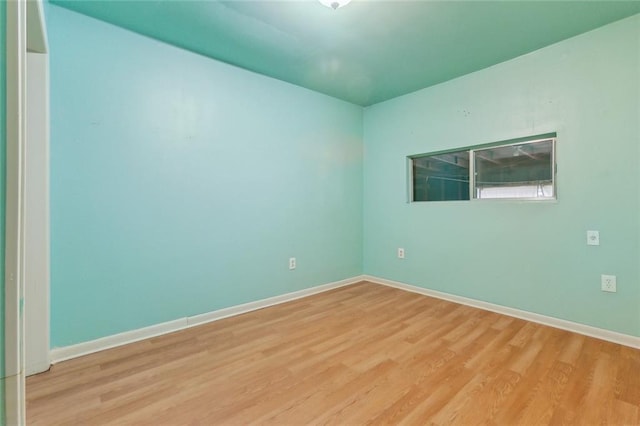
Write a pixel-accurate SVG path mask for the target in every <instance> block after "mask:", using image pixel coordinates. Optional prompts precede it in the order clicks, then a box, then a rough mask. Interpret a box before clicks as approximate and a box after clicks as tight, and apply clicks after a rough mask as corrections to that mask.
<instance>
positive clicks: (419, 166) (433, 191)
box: [412, 151, 469, 201]
mask: <svg viewBox="0 0 640 426" xmlns="http://www.w3.org/2000/svg"><path fill="white" fill-rule="evenodd" d="M412 166H413V201H448V200H468V199H469V151H458V152H450V153H446V154H438V155H429V156H424V157H418V158H413V159H412Z"/></svg>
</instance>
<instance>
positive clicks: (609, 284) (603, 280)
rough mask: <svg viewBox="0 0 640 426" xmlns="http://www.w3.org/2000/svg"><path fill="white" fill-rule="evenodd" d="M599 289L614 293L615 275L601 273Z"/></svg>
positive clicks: (615, 286)
mask: <svg viewBox="0 0 640 426" xmlns="http://www.w3.org/2000/svg"><path fill="white" fill-rule="evenodd" d="M600 289H601V290H602V291H606V292H609V293H615V292H617V291H618V285H617V280H616V276H615V275H601V276H600Z"/></svg>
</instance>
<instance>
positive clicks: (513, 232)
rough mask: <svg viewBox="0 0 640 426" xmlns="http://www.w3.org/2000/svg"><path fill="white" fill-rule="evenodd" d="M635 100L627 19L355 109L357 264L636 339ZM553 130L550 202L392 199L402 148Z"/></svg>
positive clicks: (638, 174) (434, 147) (637, 91)
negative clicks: (361, 143) (360, 160)
mask: <svg viewBox="0 0 640 426" xmlns="http://www.w3.org/2000/svg"><path fill="white" fill-rule="evenodd" d="M639 103H640V15H636V16H635V17H632V18H628V19H626V20H623V21H619V22H617V23H614V24H611V25H609V26H606V27H602V28H600V29H597V30H595V31H592V32H590V33H586V34H583V35H581V36H578V37H575V38H572V39H569V40H566V41H564V42H561V43H559V44H556V45H553V46H550V47H548V48H545V49H542V50H539V51H536V52H534V53H531V54H529V55H526V56H523V57H520V58H517V59H515V60H511V61H508V62H505V63H502V64H499V65H497V66H494V67H491V68H488V69H486V70H483V71H480V72H477V73H474V74H470V75H467V76H465V77H461V78H459V79H456V80H452V81H450V82H447V83H444V84H441V85H438V86H434V87H431V88H428V89H425V90H421V91H418V92H415V93H412V94H409V95H406V96H403V97H400V98H396V99H394V100H390V101H387V102H385V103H381V104H377V105H374V106H372V107H370V108H368V109H366V110H365V114H364V139H365V151H364V152H365V154H364V186H365V188H364V272H365V273H366V274H371V275H375V276H379V277H383V278H387V279H391V280H397V281H401V282H405V283H409V284H413V285H417V286H421V287H424V288H429V289H433V290H438V291H443V292H447V293H451V294H455V295H462V296H466V297H470V298H474V299H479V300H483V301H488V302H492V303H496V304H499V305H505V306H510V307H514V308H518V309H523V310H526V311H531V312H536V313H540V314H544V315H549V316H553V317H557V318H562V319H567V320H571V321H575V322H579V323H584V324H588V325H592V326H596V327H602V328H605V329H609V330H614V331H618V332H622V333H627V334H631V335H635V336H640V303H639V301H640V266H639V262H638V259H640V248H639V243H640V220H639V217H640V215H639V212H640V205H639V199H640V167H639V166H640V164H639V162H640V155H639V154H640V152H639V147H640V142H639V141H640V126H639V124H638V123H640V105H639ZM553 131H557V132H558V142H557V163H558V177H557V179H558V200H557V202H508V201H476V202H469V201H466V202H465V201H454V202H439V203H414V204H407V203H406V187H407V173H406V163H405V157H406V156H407V155H411V154H419V153H425V152H429V151H438V150H444V149H450V148H456V147H465V146H469V145H474V144H481V143H488V142H494V141H500V140H506V139H511V138H517V137H521V136H527V135H536V134H541V133H547V132H553ZM588 229H596V230H599V231H600V240H601V245H600V246H597V247H593V246H587V245H586V231H587V230H588ZM398 247H404V248H405V250H406V259H404V260H400V259H397V258H396V255H395V253H396V249H397V248H398ZM603 273H605V274H615V275H617V277H618V292H617V293H615V294H608V293H603V292H601V291H600V274H603Z"/></svg>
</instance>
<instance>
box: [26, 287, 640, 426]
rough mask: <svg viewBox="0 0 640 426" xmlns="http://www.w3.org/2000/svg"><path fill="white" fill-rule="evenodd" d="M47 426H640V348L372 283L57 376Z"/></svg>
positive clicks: (43, 403)
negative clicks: (373, 425) (336, 425)
mask: <svg viewBox="0 0 640 426" xmlns="http://www.w3.org/2000/svg"><path fill="white" fill-rule="evenodd" d="M27 421H28V423H29V424H32V425H76V424H81V425H102V424H118V425H120V424H149V425H160V424H165V425H186V424H189V425H245V424H265V425H269V424H272V425H274V424H275V425H308V424H314V425H315V424H340V425H361V424H407V425H424V424H436V425H445V424H458V425H467V424H494V425H517V424H519V425H545V424H553V425H568V424H573V425H591V424H593V425H596V424H598V425H601V424H602V425H604V424H606V425H637V424H640V351H639V350H636V349H632V348H628V347H625V346H620V345H616V344H613V343H608V342H604V341H601V340H597V339H593V338H589V337H585V336H581V335H578V334H574V333H570V332H566V331H562V330H557V329H554V328H550V327H545V326H542V325H538V324H534V323H530V322H527V321H523V320H518V319H515V318H510V317H506V316H503V315H499V314H495V313H491V312H486V311H482V310H478V309H474V308H470V307H467V306H462V305H456V304H454V303H450V302H445V301H442V300H438V299H433V298H429V297H425V296H421V295H417V294H413V293H408V292H405V291H402V290H397V289H393V288H388V287H384V286H379V285H375V284H371V283H367V282H362V283H358V284H355V285H352V286H348V287H343V288H340V289H336V290H333V291H330V292H326V293H322V294H319V295H315V296H311V297H308V298H305V299H299V300H296V301H293V302H289V303H286V304H282V305H278V306H275V307H271V308H267V309H262V310H259V311H255V312H251V313H248V314H244V315H240V316H236V317H232V318H228V319H224V320H221V321H217V322H214V323H210V324H206V325H203V326H199V327H195V328H191V329H188V330H185V331H180V332H177V333H173V334H169V335H166V336H162V337H157V338H153V339H149V340H145V341H142V342H138V343H134V344H131V345H127V346H124V347H120V348H115V349H111V350H107V351H104V352H101V353H97V354H93V355H88V356H85V357H82V358H77V359H75V360H71V361H66V362H62V363H59V364H56V365H54V366H53V367H52V368H51V370H50V371H49V372H46V373H43V374H40V375H37V376H32V377H30V378H28V379H27Z"/></svg>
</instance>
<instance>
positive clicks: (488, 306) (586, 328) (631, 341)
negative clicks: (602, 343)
mask: <svg viewBox="0 0 640 426" xmlns="http://www.w3.org/2000/svg"><path fill="white" fill-rule="evenodd" d="M362 279H363V280H364V281H369V282H372V283H375V284H382V285H386V286H389V287H395V288H398V289H401V290H406V291H410V292H413V293H419V294H422V295H425V296H430V297H435V298H437V299H443V300H447V301H450V302H454V303H459V304H461V305H467V306H471V307H474V308H479V309H484V310H486V311H491V312H496V313H499V314H503V315H508V316H510V317H515V318H520V319H523V320H527V321H531V322H535V323H538V324H543V325H548V326H549V327H555V328H559V329H562V330H567V331H572V332H574V333H578V334H583V335H585V336H589V337H595V338H597V339H601V340H606V341H608V342H613V343H618V344H620V345H624V346H630V347H632V348H638V349H640V337H637V336H631V335H629V334H623V333H618V332H615V331H611V330H605V329H603V328H598V327H592V326H590V325H585V324H580V323H577V322H573V321H567V320H563V319H559V318H554V317H549V316H546V315H541V314H536V313H533V312H527V311H523V310H520V309H515V308H509V307H507V306H501V305H495V304H493V303H489V302H483V301H481V300H475V299H469V298H467V297H462V296H456V295H453V294H449V293H443V292H440V291H435V290H429V289H426V288H422V287H417V286H414V285H410V284H405V283H401V282H398V281H392V280H387V279H384V278H378V277H375V276H371V275H363V276H362Z"/></svg>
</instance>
